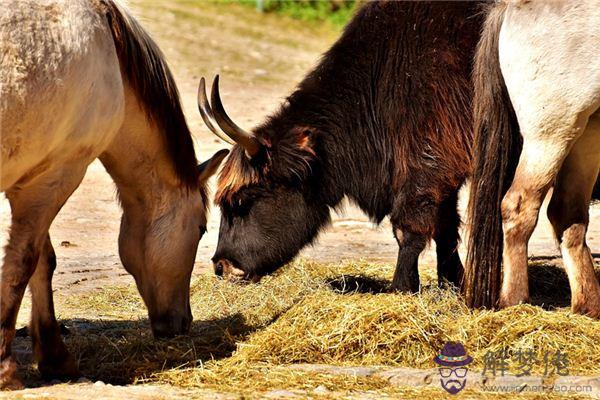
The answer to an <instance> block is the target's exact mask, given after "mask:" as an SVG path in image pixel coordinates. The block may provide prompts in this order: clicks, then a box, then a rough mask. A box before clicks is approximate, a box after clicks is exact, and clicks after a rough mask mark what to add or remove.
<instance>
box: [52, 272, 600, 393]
mask: <svg viewBox="0 0 600 400" xmlns="http://www.w3.org/2000/svg"><path fill="white" fill-rule="evenodd" d="M531 269H532V272H533V275H534V276H535V281H532V292H533V297H534V299H536V301H537V302H543V303H544V307H545V308H546V309H548V308H550V309H552V310H550V311H548V310H546V309H545V308H542V307H540V306H532V305H521V306H517V307H513V308H510V309H507V310H503V311H500V312H492V311H487V310H469V309H468V308H466V307H465V306H464V304H463V303H462V301H461V299H460V298H459V297H458V296H457V294H456V293H455V292H454V291H452V290H449V289H438V288H437V287H436V285H433V284H432V278H431V275H432V273H431V271H425V273H424V274H423V273H422V276H423V275H429V278H426V281H427V282H426V285H425V287H424V288H423V290H422V293H420V294H419V295H409V294H397V293H393V294H392V293H388V290H387V282H388V281H389V278H390V277H391V275H392V273H393V270H392V268H391V267H390V266H383V265H378V264H370V263H366V262H356V263H345V264H339V265H322V264H316V263H309V262H302V261H300V262H296V263H294V264H292V265H289V266H287V267H286V268H284V269H283V270H282V272H281V273H279V274H277V275H276V276H273V277H268V278H265V279H264V280H263V282H261V283H260V284H258V285H247V286H238V285H232V284H229V283H227V282H223V281H220V280H217V279H216V278H214V277H213V276H208V275H207V276H200V277H198V278H197V279H196V280H195V281H194V282H193V284H192V300H191V301H192V309H193V313H194V317H195V321H196V322H194V325H193V327H192V335H191V337H188V336H185V337H180V338H175V339H172V340H168V341H158V342H157V341H154V340H152V338H151V336H150V333H149V329H148V324H147V321H146V320H145V318H144V308H143V305H142V303H141V301H140V300H139V296H138V295H137V293H136V292H135V290H134V288H120V289H119V288H113V289H107V290H105V291H103V292H101V293H96V294H93V295H85V296H78V297H77V298H70V299H69V300H68V301H67V304H66V305H67V306H68V312H67V314H68V315H69V317H70V318H69V320H67V321H66V323H67V325H68V326H71V327H72V328H73V331H74V334H73V335H71V336H70V338H69V339H68V344H69V346H70V347H71V348H72V349H73V350H74V352H75V353H76V354H77V355H78V356H79V357H80V360H81V363H82V369H83V370H84V373H86V374H87V375H91V376H93V377H95V378H98V379H103V380H105V381H112V382H117V383H124V382H131V381H136V380H144V381H147V380H151V381H159V382H162V383H169V384H174V385H177V386H180V387H186V388H190V387H204V388H213V389H217V390H221V391H229V392H244V393H256V392H259V393H260V392H264V391H266V390H272V389H280V388H286V389H302V390H312V389H314V388H315V387H316V386H319V385H325V386H326V387H327V388H329V389H330V390H336V391H342V392H351V391H354V390H361V391H364V390H374V391H375V393H379V394H382V395H383V394H387V395H394V393H396V394H398V393H399V392H398V391H399V390H400V391H401V392H402V395H403V397H407V398H409V397H410V393H412V390H413V389H409V388H404V389H399V388H394V387H390V385H389V383H388V382H385V381H382V380H380V379H376V378H361V377H358V378H354V377H348V376H326V375H321V374H319V373H315V372H308V371H300V370H298V369H294V368H288V367H287V366H288V365H290V364H296V363H318V364H332V365H381V366H408V367H415V368H432V367H433V365H432V362H431V359H432V357H433V356H434V355H435V354H436V352H437V351H439V349H440V348H441V347H442V346H443V344H444V343H445V342H446V341H449V340H458V341H461V342H462V343H463V344H464V345H465V347H466V349H467V350H468V352H469V354H471V355H472V356H473V358H474V360H475V361H474V364H473V365H472V366H473V367H474V368H475V369H481V368H482V367H483V360H484V358H485V355H486V353H487V352H489V351H497V350H500V349H503V348H507V349H509V351H512V352H516V351H518V350H519V349H521V350H525V349H531V348H533V349H535V350H536V351H537V354H538V360H537V362H536V363H535V364H534V368H533V372H534V373H537V374H543V373H544V369H545V363H544V355H545V353H546V352H548V353H550V354H555V352H556V351H557V350H558V351H561V352H562V353H565V354H567V356H568V360H569V362H570V365H569V374H571V375H597V374H600V322H598V321H595V320H593V319H591V318H588V317H585V316H581V315H573V314H571V313H570V312H569V311H568V307H567V308H565V307H559V308H556V309H553V308H554V307H553V305H559V306H564V305H565V304H568V301H569V300H568V286H567V289H566V291H565V288H564V287H563V285H566V284H567V283H566V280H565V278H564V273H563V272H562V271H561V270H559V269H557V268H556V267H553V266H549V265H546V264H541V263H537V264H535V265H533V266H532V268H531ZM548 285H554V288H552V287H548ZM536 287H538V288H539V289H536ZM565 296H567V297H566V298H565ZM59 308H60V306H59ZM63 309H64V307H63ZM92 312H94V313H97V314H99V318H90V315H95V314H91V313H92ZM64 316H65V313H63V319H64ZM516 368H518V366H517V363H516V362H515V361H514V360H513V361H512V362H511V363H510V364H509V369H510V371H509V372H516V370H515V369H516ZM419 393H421V395H419V396H417V397H418V398H429V397H428V396H429V395H428V394H427V393H429V389H426V390H425V389H423V390H421V392H419ZM439 394H440V392H439V391H433V392H431V398H439ZM494 396H496V395H494ZM532 396H533V397H532ZM544 396H547V395H544ZM526 397H527V398H534V397H535V396H534V395H527V396H526ZM494 398H498V397H494ZM507 398H508V397H507ZM511 398H512V397H511ZM544 398H548V397H544Z"/></svg>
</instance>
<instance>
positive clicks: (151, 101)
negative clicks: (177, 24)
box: [100, 0, 198, 187]
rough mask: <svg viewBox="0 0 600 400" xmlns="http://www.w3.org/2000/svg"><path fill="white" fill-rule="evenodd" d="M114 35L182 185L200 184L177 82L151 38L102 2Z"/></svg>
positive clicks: (111, 0)
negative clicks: (159, 131) (163, 140)
mask: <svg viewBox="0 0 600 400" xmlns="http://www.w3.org/2000/svg"><path fill="white" fill-rule="evenodd" d="M100 1H101V4H102V5H103V11H104V13H105V15H106V19H107V22H108V26H109V28H110V31H111V33H112V36H113V41H114V43H115V48H116V50H117V56H118V58H119V63H120V65H121V71H122V73H123V75H124V78H125V79H126V81H127V83H128V84H129V85H130V86H131V87H132V89H133V91H134V92H135V93H136V96H137V99H138V102H139V103H140V105H141V106H142V109H144V111H145V112H146V115H147V117H148V119H149V120H150V121H151V122H153V123H155V124H156V125H157V126H158V128H159V129H160V130H161V131H162V133H163V135H164V136H165V144H166V146H167V150H168V153H169V155H170V157H171V159H172V161H173V164H174V166H175V173H176V174H177V175H178V177H179V178H180V180H181V181H182V183H184V184H186V185H187V186H190V187H194V186H195V185H197V182H198V172H197V168H196V164H197V161H196V154H195V152H194V143H193V141H192V136H191V133H190V130H189V128H188V125H187V123H186V120H185V116H184V114H183V110H182V108H181V103H180V100H179V92H178V91H177V86H176V85H175V79H174V78H173V75H172V74H171V71H170V70H169V67H168V66H167V63H166V62H165V57H164V55H163V54H162V52H161V50H160V49H159V48H158V46H157V45H156V43H154V41H153V40H152V38H151V37H150V35H148V33H147V32H146V31H145V30H144V28H142V26H141V25H140V24H139V23H138V22H137V21H136V20H135V19H134V18H133V17H132V16H131V15H129V13H128V12H127V11H126V10H125V9H124V8H123V7H121V6H120V5H119V4H118V3H117V1H116V0H100Z"/></svg>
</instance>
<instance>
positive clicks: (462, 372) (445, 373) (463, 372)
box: [440, 367, 467, 378]
mask: <svg viewBox="0 0 600 400" xmlns="http://www.w3.org/2000/svg"><path fill="white" fill-rule="evenodd" d="M452 373H454V375H456V377H457V378H464V377H465V376H467V368H464V367H461V368H440V375H441V376H442V378H449V377H450V376H451V375H452Z"/></svg>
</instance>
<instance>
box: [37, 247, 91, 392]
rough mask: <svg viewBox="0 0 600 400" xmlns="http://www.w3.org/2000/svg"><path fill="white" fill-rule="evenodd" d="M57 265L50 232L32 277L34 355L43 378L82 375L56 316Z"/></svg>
mask: <svg viewBox="0 0 600 400" xmlns="http://www.w3.org/2000/svg"><path fill="white" fill-rule="evenodd" d="M55 268H56V255H55V253H54V248H53V247H52V243H51V241H50V236H49V235H48V236H46V242H45V244H44V248H43V251H42V253H41V254H40V258H39V261H38V265H37V267H36V269H35V272H34V273H33V276H32V277H31V279H30V280H29V290H30V291H31V299H32V307H31V323H30V325H29V332H30V335H31V340H32V343H33V355H34V357H35V359H36V361H37V363H38V370H39V371H40V373H41V375H42V377H43V378H44V379H48V380H51V379H68V378H76V377H78V376H79V370H78V368H77V363H76V361H75V359H74V358H73V357H72V356H71V355H70V354H69V351H68V350H67V347H66V346H65V344H64V342H63V341H62V338H61V335H60V327H59V325H58V323H57V322H56V317H55V315H54V301H53V299H52V275H53V273H54V269H55Z"/></svg>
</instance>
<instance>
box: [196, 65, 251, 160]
mask: <svg viewBox="0 0 600 400" xmlns="http://www.w3.org/2000/svg"><path fill="white" fill-rule="evenodd" d="M210 99H211V101H210V103H212V105H213V106H214V111H213V108H212V107H211V105H210V103H209V102H208V98H207V97H206V82H205V81H204V78H202V79H200V86H199V87H198V109H199V110H200V115H201V116H202V119H203V120H204V123H205V124H206V126H207V127H208V129H210V130H211V131H212V133H214V134H215V135H217V136H218V137H219V138H221V139H223V140H224V141H226V142H227V143H230V144H234V143H237V144H239V145H240V146H242V147H243V148H244V150H245V151H246V154H247V155H248V156H249V157H253V156H254V155H256V154H257V153H258V151H259V150H260V143H259V142H258V140H257V139H256V137H254V135H252V134H251V133H249V132H246V131H245V130H243V129H242V128H240V127H239V126H237V125H236V124H235V122H233V121H232V120H231V118H229V116H228V115H227V113H226V112H225V108H224V107H223V103H222V102H221V94H220V93H219V75H217V76H216V77H215V79H214V81H213V84H212V89H211V92H210ZM215 122H216V125H215ZM219 128H221V130H222V131H223V133H225V135H227V136H225V135H223V133H221V132H220V131H219ZM232 140H233V142H232Z"/></svg>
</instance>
